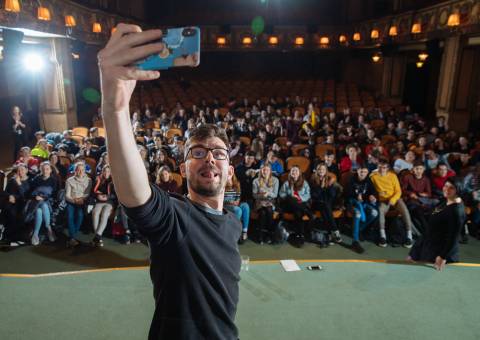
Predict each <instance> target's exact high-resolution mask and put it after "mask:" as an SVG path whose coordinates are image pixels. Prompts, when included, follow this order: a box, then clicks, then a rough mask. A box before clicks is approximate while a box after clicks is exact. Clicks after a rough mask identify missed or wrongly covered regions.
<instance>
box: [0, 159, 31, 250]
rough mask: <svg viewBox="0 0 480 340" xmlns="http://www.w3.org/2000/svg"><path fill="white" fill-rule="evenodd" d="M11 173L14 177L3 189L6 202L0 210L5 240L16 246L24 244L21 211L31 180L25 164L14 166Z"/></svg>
mask: <svg viewBox="0 0 480 340" xmlns="http://www.w3.org/2000/svg"><path fill="white" fill-rule="evenodd" d="M13 171H14V172H15V175H14V176H13V177H11V178H10V179H9V180H8V182H7V187H6V188H5V193H6V195H7V196H8V200H7V202H6V203H5V205H4V206H3V208H2V219H3V221H4V222H5V233H4V237H5V239H6V240H7V241H9V242H10V245H14V246H16V245H20V244H24V240H25V234H26V230H25V223H24V215H23V209H24V207H25V204H26V202H27V199H28V198H29V196H28V195H29V194H30V186H31V180H30V178H29V177H28V168H27V165H26V164H24V163H18V164H16V165H15V166H14V168H13Z"/></svg>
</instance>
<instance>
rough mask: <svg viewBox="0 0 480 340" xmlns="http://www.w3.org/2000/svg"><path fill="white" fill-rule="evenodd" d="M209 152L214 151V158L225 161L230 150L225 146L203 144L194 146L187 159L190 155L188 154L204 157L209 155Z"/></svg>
mask: <svg viewBox="0 0 480 340" xmlns="http://www.w3.org/2000/svg"><path fill="white" fill-rule="evenodd" d="M208 152H211V153H212V156H213V158H215V159H216V160H217V161H224V160H226V159H227V158H228V150H227V149H224V148H206V147H203V146H200V145H198V146H192V147H191V148H190V149H189V150H188V152H187V154H186V156H185V159H186V158H187V157H188V154H191V155H192V158H195V159H204V158H205V157H207V154H208Z"/></svg>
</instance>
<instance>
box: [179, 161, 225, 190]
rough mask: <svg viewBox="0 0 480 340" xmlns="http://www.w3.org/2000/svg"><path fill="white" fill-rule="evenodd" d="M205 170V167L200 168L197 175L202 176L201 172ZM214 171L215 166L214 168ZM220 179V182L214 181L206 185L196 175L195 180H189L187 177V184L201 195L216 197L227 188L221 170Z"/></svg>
mask: <svg viewBox="0 0 480 340" xmlns="http://www.w3.org/2000/svg"><path fill="white" fill-rule="evenodd" d="M203 170H205V169H203V168H202V169H200V171H198V173H197V174H196V176H201V175H200V173H201V172H202V171H203ZM212 170H213V171H215V170H214V168H212ZM218 177H219V181H218V182H212V183H211V184H209V185H204V184H201V183H200V181H199V180H198V179H197V177H195V179H194V180H189V179H188V178H187V184H188V187H189V188H190V189H192V190H193V191H194V192H196V193H197V194H199V195H202V196H206V197H215V196H218V195H219V194H220V193H222V192H223V190H224V188H225V183H224V180H223V174H222V173H221V172H220V173H219V174H218Z"/></svg>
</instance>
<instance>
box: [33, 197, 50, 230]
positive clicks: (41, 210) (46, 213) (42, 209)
mask: <svg viewBox="0 0 480 340" xmlns="http://www.w3.org/2000/svg"><path fill="white" fill-rule="evenodd" d="M43 221H45V227H46V228H50V207H49V206H48V202H45V201H42V202H40V203H39V204H38V207H37V210H36V211H35V226H34V229H33V234H34V235H35V236H38V233H39V232H40V228H41V227H42V222H43Z"/></svg>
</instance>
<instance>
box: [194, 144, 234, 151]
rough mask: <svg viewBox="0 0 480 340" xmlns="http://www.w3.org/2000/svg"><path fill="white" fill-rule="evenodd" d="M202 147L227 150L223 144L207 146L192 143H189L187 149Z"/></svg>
mask: <svg viewBox="0 0 480 340" xmlns="http://www.w3.org/2000/svg"><path fill="white" fill-rule="evenodd" d="M199 146H200V147H202V148H205V149H222V150H228V148H226V147H224V146H223V145H213V146H212V147H208V146H206V145H204V144H194V145H191V146H190V147H189V149H193V148H196V147H199Z"/></svg>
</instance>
